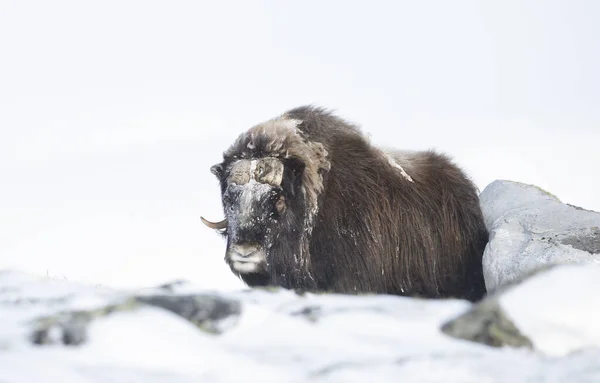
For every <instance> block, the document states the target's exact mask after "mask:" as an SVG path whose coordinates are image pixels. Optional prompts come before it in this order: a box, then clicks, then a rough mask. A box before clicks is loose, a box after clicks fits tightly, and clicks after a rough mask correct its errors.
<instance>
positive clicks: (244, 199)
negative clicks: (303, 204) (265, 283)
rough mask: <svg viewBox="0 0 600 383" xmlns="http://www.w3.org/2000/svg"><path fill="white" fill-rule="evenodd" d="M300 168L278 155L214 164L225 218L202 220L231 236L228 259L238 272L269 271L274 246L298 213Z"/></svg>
mask: <svg viewBox="0 0 600 383" xmlns="http://www.w3.org/2000/svg"><path fill="white" fill-rule="evenodd" d="M301 168H302V167H301V166H300V165H299V163H297V162H294V161H285V160H282V159H280V158H276V157H253V158H244V159H235V160H233V161H224V162H223V163H220V164H217V165H215V166H213V167H212V168H211V171H212V173H213V174H215V175H216V176H217V177H218V178H219V181H220V183H221V198H222V204H223V210H224V213H225V219H224V220H223V221H221V222H217V223H215V222H209V221H206V220H204V219H203V221H204V223H205V224H206V225H208V226H209V227H212V228H214V229H219V230H222V233H223V234H224V235H225V236H226V237H227V247H226V252H225V261H226V262H227V263H228V264H229V266H230V268H231V269H232V271H233V272H234V273H237V274H268V273H269V264H270V259H269V257H270V251H269V250H270V249H271V248H272V247H273V246H274V245H275V244H276V242H277V240H278V239H279V238H280V237H287V236H286V235H285V233H286V232H288V233H289V232H290V231H292V228H293V227H294V225H295V224H296V220H297V219H298V218H299V215H297V214H294V213H293V211H291V209H290V205H294V203H293V202H298V201H297V200H296V201H294V197H295V196H297V189H298V187H299V183H298V182H297V181H298V180H299V179H300V178H299V177H298V176H299V174H300V172H301ZM282 234H284V235H283V236H282Z"/></svg>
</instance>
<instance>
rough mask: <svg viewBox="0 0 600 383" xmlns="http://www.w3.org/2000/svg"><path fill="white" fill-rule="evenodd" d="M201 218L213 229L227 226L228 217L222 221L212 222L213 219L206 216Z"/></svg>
mask: <svg viewBox="0 0 600 383" xmlns="http://www.w3.org/2000/svg"><path fill="white" fill-rule="evenodd" d="M200 219H201V220H202V223H203V224H205V225H206V226H208V227H210V228H211V229H217V230H222V229H225V228H226V227H227V218H225V219H224V220H222V221H220V222H211V221H209V220H207V219H205V218H204V217H200Z"/></svg>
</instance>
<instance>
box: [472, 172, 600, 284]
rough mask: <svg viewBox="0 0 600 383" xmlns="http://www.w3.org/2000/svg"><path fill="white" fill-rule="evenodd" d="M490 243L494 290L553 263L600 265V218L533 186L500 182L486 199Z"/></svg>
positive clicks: (487, 261) (488, 266)
mask: <svg viewBox="0 0 600 383" xmlns="http://www.w3.org/2000/svg"><path fill="white" fill-rule="evenodd" d="M480 201H481V206H482V209H483V214H484V218H485V223H486V226H487V227H488V229H489V231H490V242H489V243H488V245H487V247H486V249H485V253H484V255H483V271H484V278H485V283H486V287H487V290H488V291H494V290H495V289H497V288H499V287H502V286H504V285H506V284H510V283H511V282H514V281H518V280H520V279H521V278H522V277H524V276H526V275H528V274H529V273H531V272H534V271H535V270H537V269H539V268H540V267H545V266H548V265H553V264H557V263H560V264H564V263H569V264H573V263H600V213H598V212H594V211H589V210H584V209H582V208H579V207H576V206H571V205H568V204H564V203H562V202H561V201H559V200H558V199H557V198H556V197H555V196H553V195H552V194H550V193H548V192H546V191H544V190H542V189H540V188H538V187H536V186H532V185H526V184H522V183H518V182H512V181H502V180H498V181H494V182H492V183H491V184H489V185H488V186H487V187H486V188H485V189H484V190H483V191H482V192H481V194H480Z"/></svg>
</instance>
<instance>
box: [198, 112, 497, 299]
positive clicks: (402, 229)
mask: <svg viewBox="0 0 600 383" xmlns="http://www.w3.org/2000/svg"><path fill="white" fill-rule="evenodd" d="M211 172H212V173H213V174H214V175H215V176H216V177H217V178H218V180H219V182H220V189H221V197H222V205H223V210H224V215H225V219H224V220H223V221H221V222H211V221H208V220H206V219H204V218H202V221H203V222H204V224H206V225H207V226H209V227H210V228H213V229H217V230H219V231H221V233H222V234H223V235H224V236H225V237H226V242H227V244H226V251H225V261H226V262H227V264H228V265H229V267H230V268H231V270H232V272H233V273H235V274H236V275H238V276H239V277H240V278H241V279H242V280H243V281H244V282H245V283H246V284H247V285H249V286H265V285H276V286H282V287H284V288H288V289H296V290H302V291H314V292H317V291H328V292H338V293H383V294H397V295H410V296H420V297H427V298H444V297H455V298H464V299H468V300H471V301H476V300H479V299H481V298H482V296H483V295H484V294H485V284H484V280H483V272H482V254H483V250H484V248H485V246H486V243H487V241H488V232H487V230H486V227H485V225H484V221H483V217H482V212H481V209H480V205H479V198H478V194H477V189H476V187H475V186H474V184H473V183H472V182H471V181H470V180H469V179H468V178H467V176H466V175H465V174H464V173H463V171H461V170H460V169H459V168H458V167H457V166H456V165H454V164H453V163H452V161H451V160H450V159H449V158H448V157H447V156H445V155H443V154H439V153H436V152H434V151H422V152H409V151H391V150H383V149H381V148H377V147H374V146H373V145H371V144H370V143H369V141H368V140H367V139H366V138H365V136H364V135H363V134H362V133H361V130H360V128H359V127H357V126H356V125H354V124H351V123H349V122H347V121H345V120H343V119H341V118H339V117H337V116H335V115H334V114H333V113H332V112H330V111H328V110H325V109H323V108H319V107H314V106H302V107H298V108H295V109H291V110H289V111H287V112H285V113H284V114H283V115H281V116H279V117H276V118H274V119H271V120H268V121H266V122H263V123H261V124H258V125H256V126H254V127H252V128H250V129H249V130H248V131H246V132H245V133H243V134H241V135H240V136H239V137H238V138H237V140H236V141H235V142H234V143H233V144H232V145H231V147H230V148H229V149H228V150H226V151H225V152H224V153H223V160H222V162H220V163H218V164H216V165H214V166H212V167H211Z"/></svg>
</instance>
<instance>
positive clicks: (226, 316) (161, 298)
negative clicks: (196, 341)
mask: <svg viewBox="0 0 600 383" xmlns="http://www.w3.org/2000/svg"><path fill="white" fill-rule="evenodd" d="M135 299H136V301H137V302H141V303H144V304H148V305H151V306H156V307H161V308H164V309H166V310H169V311H171V312H173V313H175V314H177V315H179V316H181V317H183V318H185V319H186V320H188V321H190V322H192V323H193V324H194V325H196V326H198V327H199V328H201V329H203V330H204V331H207V332H211V333H214V334H220V333H221V332H223V330H224V328H225V327H226V326H224V325H223V322H225V321H226V322H227V326H232V325H234V324H235V320H236V319H237V318H238V317H239V316H240V314H241V310H242V309H241V304H240V302H239V301H237V300H232V299H226V298H223V297H220V296H218V295H215V294H188V295H148V296H138V297H136V298H135ZM232 319H233V320H232Z"/></svg>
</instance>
